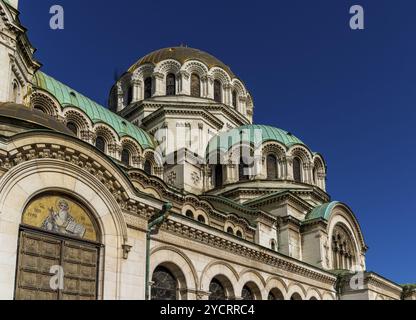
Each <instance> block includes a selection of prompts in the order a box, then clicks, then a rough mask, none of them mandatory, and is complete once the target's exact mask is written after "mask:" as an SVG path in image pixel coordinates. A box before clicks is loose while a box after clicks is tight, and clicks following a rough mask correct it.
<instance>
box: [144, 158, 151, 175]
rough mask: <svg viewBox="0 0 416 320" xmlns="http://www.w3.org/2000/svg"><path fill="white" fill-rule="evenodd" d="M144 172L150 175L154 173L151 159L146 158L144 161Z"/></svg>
mask: <svg viewBox="0 0 416 320" xmlns="http://www.w3.org/2000/svg"><path fill="white" fill-rule="evenodd" d="M144 172H146V173H147V174H149V175H150V174H152V164H151V163H150V161H149V160H146V161H145V162H144Z"/></svg>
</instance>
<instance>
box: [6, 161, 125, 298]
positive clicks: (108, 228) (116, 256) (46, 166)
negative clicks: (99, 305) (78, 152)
mask: <svg viewBox="0 0 416 320" xmlns="http://www.w3.org/2000/svg"><path fill="white" fill-rule="evenodd" d="M0 190H1V192H0V225H2V226H7V233H3V234H2V235H1V236H0V237H5V238H7V239H8V242H7V243H14V244H15V245H13V246H12V245H10V246H8V247H3V248H2V249H1V251H0V261H3V260H5V259H6V257H7V261H13V263H10V264H8V265H7V269H8V270H9V271H8V272H10V274H14V272H15V268H16V261H17V259H16V258H15V259H10V257H11V256H14V257H16V255H17V246H16V244H17V241H18V240H17V239H18V237H19V227H20V224H21V219H22V214H23V211H24V208H26V206H27V204H28V203H29V202H30V201H31V200H32V199H33V198H34V197H36V196H37V195H39V194H42V193H45V192H60V193H63V194H67V195H71V196H72V197H73V198H74V199H76V200H77V201H79V202H80V203H82V204H83V205H85V207H86V208H87V210H88V211H89V212H90V213H91V214H92V215H93V216H94V218H95V220H96V222H97V224H98V228H99V229H100V231H101V235H102V241H101V243H102V244H103V245H104V248H105V249H104V250H102V256H101V258H102V259H100V260H101V261H104V263H100V275H99V282H98V298H99V299H119V298H120V288H119V287H120V286H118V285H114V282H116V283H119V282H120V268H121V261H122V250H120V248H121V246H122V245H123V244H125V243H126V242H127V240H128V239H127V226H126V223H125V222H124V217H123V214H122V212H121V209H120V207H119V205H118V203H117V201H116V200H115V199H114V197H113V196H112V194H111V193H110V192H109V191H108V190H107V189H106V188H105V187H103V186H102V184H101V182H99V181H98V180H97V179H96V178H95V177H94V176H93V175H91V174H90V173H88V172H86V171H84V170H82V171H81V169H80V168H79V167H77V166H76V165H74V164H72V163H66V165H65V170H62V162H61V161H59V160H54V159H37V160H32V161H28V162H24V163H22V164H20V165H18V166H16V167H14V168H12V169H10V171H8V172H7V173H6V174H5V175H4V176H3V177H2V178H1V180H0ZM3 258H4V259H3ZM106 261H114V263H112V264H110V263H107V262H106ZM3 267H4V268H6V266H3ZM3 271H6V270H5V269H3ZM113 275H115V276H113ZM6 281H7V283H1V285H2V287H3V286H4V287H7V288H11V289H10V290H4V291H2V292H1V293H0V298H4V299H12V298H13V289H12V288H14V281H15V279H14V278H12V277H10V279H7V280H6Z"/></svg>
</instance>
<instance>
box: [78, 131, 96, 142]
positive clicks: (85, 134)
mask: <svg viewBox="0 0 416 320" xmlns="http://www.w3.org/2000/svg"><path fill="white" fill-rule="evenodd" d="M81 139H82V140H84V141H85V142H88V143H90V144H94V142H95V133H94V132H92V131H89V130H82V131H81Z"/></svg>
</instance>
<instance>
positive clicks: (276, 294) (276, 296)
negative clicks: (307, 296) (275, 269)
mask: <svg viewBox="0 0 416 320" xmlns="http://www.w3.org/2000/svg"><path fill="white" fill-rule="evenodd" d="M267 300H284V296H283V293H282V292H281V291H280V290H279V289H277V288H274V289H272V290H270V292H269V295H268V297H267Z"/></svg>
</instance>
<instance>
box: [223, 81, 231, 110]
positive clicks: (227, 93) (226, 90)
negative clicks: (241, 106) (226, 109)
mask: <svg viewBox="0 0 416 320" xmlns="http://www.w3.org/2000/svg"><path fill="white" fill-rule="evenodd" d="M222 92H223V94H222V95H223V99H222V101H223V102H224V104H226V105H227V106H231V105H232V101H231V100H232V98H231V85H230V84H224V85H223V87H222Z"/></svg>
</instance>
